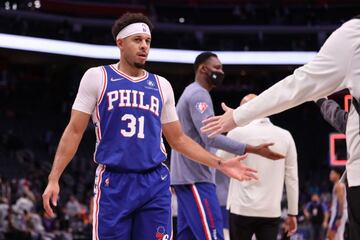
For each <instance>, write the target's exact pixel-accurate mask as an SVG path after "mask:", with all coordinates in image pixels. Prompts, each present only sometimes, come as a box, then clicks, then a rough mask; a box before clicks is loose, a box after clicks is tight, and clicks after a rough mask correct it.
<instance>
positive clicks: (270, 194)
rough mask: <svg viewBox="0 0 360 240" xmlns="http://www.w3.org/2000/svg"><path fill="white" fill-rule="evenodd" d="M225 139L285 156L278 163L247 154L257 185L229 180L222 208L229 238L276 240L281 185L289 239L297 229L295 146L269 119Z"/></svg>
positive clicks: (223, 154)
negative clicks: (270, 144)
mask: <svg viewBox="0 0 360 240" xmlns="http://www.w3.org/2000/svg"><path fill="white" fill-rule="evenodd" d="M254 97H256V95H255V94H248V95H246V96H245V97H244V98H243V99H242V100H241V103H240V105H243V104H245V103H247V102H248V101H251V100H252V99H253V98H254ZM227 136H228V137H229V138H231V139H233V140H236V141H239V140H242V141H245V142H249V143H252V144H260V143H263V142H274V143H275V145H274V146H273V148H274V150H276V151H278V152H285V153H286V156H285V157H284V159H281V160H279V161H266V159H264V158H263V157H262V156H258V155H253V154H249V155H248V157H247V159H245V160H244V162H246V163H247V164H248V165H249V166H253V167H255V168H256V169H257V171H258V176H259V181H251V182H248V183H246V184H243V183H242V182H239V181H237V180H235V179H230V186H229V194H228V197H227V204H226V206H227V209H229V210H230V238H231V239H234V240H235V239H241V240H251V239H252V236H253V234H255V236H256V239H257V240H276V239H277V236H278V232H279V224H280V216H281V199H282V195H283V189H284V183H285V186H286V194H287V205H288V211H287V213H288V217H287V219H286V221H285V225H286V228H287V233H286V235H287V236H291V235H293V234H294V233H295V232H296V229H297V220H296V215H297V214H298V202H299V180H298V167H297V165H298V164H297V152H296V146H295V142H294V139H293V137H292V136H291V134H290V132H288V131H287V130H285V129H282V128H280V127H277V126H275V125H274V124H272V123H271V121H270V119H269V118H262V119H257V120H254V121H252V122H251V123H249V124H248V125H246V126H244V127H237V128H235V129H233V130H231V131H230V132H229V133H228V135H227ZM217 155H218V156H220V157H222V158H225V159H230V158H232V157H234V154H231V153H228V152H225V151H222V150H219V151H218V152H217Z"/></svg>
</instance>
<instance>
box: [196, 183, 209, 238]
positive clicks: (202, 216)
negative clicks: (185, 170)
mask: <svg viewBox="0 0 360 240" xmlns="http://www.w3.org/2000/svg"><path fill="white" fill-rule="evenodd" d="M191 191H192V193H193V195H194V198H195V202H196V206H197V208H198V210H199V214H200V219H201V223H202V226H203V230H204V235H205V239H206V240H210V239H211V234H210V230H209V226H208V225H207V221H206V215H205V211H204V207H203V206H202V203H201V199H200V196H199V193H198V191H197V189H196V187H195V185H194V184H192V185H191Z"/></svg>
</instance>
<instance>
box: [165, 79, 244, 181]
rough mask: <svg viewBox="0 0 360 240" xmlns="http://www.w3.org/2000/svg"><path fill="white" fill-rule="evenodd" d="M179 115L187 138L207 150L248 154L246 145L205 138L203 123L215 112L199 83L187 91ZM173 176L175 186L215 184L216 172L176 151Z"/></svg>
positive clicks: (224, 139)
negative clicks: (202, 128)
mask: <svg viewBox="0 0 360 240" xmlns="http://www.w3.org/2000/svg"><path fill="white" fill-rule="evenodd" d="M176 111H177V114H178V116H179V121H180V123H181V125H182V128H183V131H184V132H185V134H186V135H188V136H189V137H190V138H191V139H193V140H194V141H196V142H197V143H199V144H200V145H201V146H202V147H204V148H205V149H206V150H208V151H211V152H214V151H215V150H216V149H222V150H225V151H227V152H231V153H233V154H236V155H242V154H244V151H245V146H246V145H244V144H242V143H239V142H237V141H234V140H232V139H230V138H227V137H225V136H223V135H218V136H217V137H215V138H208V137H207V136H206V135H204V134H201V132H200V128H201V127H202V126H203V124H202V121H203V120H204V119H206V118H208V117H210V116H213V115H214V108H213V104H212V101H211V97H210V94H209V92H208V91H207V90H206V89H205V88H203V87H202V86H200V84H198V83H197V82H193V83H192V84H190V85H189V86H187V87H186V88H185V90H184V92H183V94H182V95H181V97H180V99H179V101H178V103H177V105H176ZM212 148H216V149H212ZM170 174H171V184H172V185H181V184H192V183H196V182H208V183H215V172H214V169H212V168H209V167H207V166H205V165H202V164H199V163H196V162H194V161H192V160H189V159H188V158H186V157H185V156H183V155H182V154H180V153H178V152H177V151H175V150H172V151H171V160H170Z"/></svg>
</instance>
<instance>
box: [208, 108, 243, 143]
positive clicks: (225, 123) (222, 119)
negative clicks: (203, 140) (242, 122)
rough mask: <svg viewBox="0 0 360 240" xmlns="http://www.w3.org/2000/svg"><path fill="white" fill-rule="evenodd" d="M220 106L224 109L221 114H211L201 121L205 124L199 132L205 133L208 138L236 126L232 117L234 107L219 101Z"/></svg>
mask: <svg viewBox="0 0 360 240" xmlns="http://www.w3.org/2000/svg"><path fill="white" fill-rule="evenodd" d="M221 107H222V109H223V110H224V111H225V113H224V114H223V115H220V116H213V117H210V118H208V119H205V120H204V121H203V124H205V126H203V127H202V128H201V132H202V133H204V134H207V135H208V136H209V137H210V138H211V137H215V136H216V135H218V134H220V133H223V132H228V131H230V130H231V129H233V128H235V127H236V124H235V122H234V119H233V112H234V109H232V108H229V107H228V106H226V104H225V103H221Z"/></svg>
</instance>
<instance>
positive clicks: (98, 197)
mask: <svg viewBox="0 0 360 240" xmlns="http://www.w3.org/2000/svg"><path fill="white" fill-rule="evenodd" d="M100 166H101V169H100V172H99V179H98V182H97V192H96V196H95V197H96V200H95V207H96V209H95V217H94V221H95V223H94V226H93V228H94V229H93V234H94V235H95V239H96V240H99V234H98V232H99V231H98V230H99V207H100V195H101V188H100V184H101V180H102V175H103V173H104V171H105V165H99V167H100Z"/></svg>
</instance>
